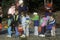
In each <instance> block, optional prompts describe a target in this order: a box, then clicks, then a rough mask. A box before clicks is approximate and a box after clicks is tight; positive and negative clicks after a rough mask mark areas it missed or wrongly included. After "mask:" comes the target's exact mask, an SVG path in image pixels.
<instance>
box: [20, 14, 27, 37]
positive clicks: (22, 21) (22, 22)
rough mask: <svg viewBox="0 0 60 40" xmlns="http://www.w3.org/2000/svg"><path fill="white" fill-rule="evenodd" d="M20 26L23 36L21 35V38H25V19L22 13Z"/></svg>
mask: <svg viewBox="0 0 60 40" xmlns="http://www.w3.org/2000/svg"><path fill="white" fill-rule="evenodd" d="M21 25H22V27H23V34H22V36H21V37H25V33H26V31H25V26H26V17H25V15H24V14H23V13H22V15H21Z"/></svg>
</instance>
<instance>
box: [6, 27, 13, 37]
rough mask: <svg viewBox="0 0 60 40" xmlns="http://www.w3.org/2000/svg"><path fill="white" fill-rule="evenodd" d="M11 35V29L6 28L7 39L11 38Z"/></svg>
mask: <svg viewBox="0 0 60 40" xmlns="http://www.w3.org/2000/svg"><path fill="white" fill-rule="evenodd" d="M11 34H12V32H11V27H9V28H8V35H7V37H11Z"/></svg>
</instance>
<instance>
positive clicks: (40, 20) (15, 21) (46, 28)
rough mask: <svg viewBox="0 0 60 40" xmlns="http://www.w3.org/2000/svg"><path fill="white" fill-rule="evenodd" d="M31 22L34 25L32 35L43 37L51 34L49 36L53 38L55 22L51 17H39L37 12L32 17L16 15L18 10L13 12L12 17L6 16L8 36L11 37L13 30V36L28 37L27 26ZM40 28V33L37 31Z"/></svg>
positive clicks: (22, 14)
mask: <svg viewBox="0 0 60 40" xmlns="http://www.w3.org/2000/svg"><path fill="white" fill-rule="evenodd" d="M32 22H33V25H34V35H35V36H41V37H45V34H46V33H48V32H51V36H55V24H56V21H55V19H54V17H53V16H52V15H50V14H49V15H48V14H47V15H42V17H40V16H39V15H38V13H37V12H34V13H33V15H32V17H30V15H28V13H27V14H24V13H23V12H22V13H21V14H18V10H16V11H15V14H14V15H11V14H8V18H7V23H8V28H7V31H8V35H7V37H11V36H12V33H13V30H15V36H16V37H18V36H19V35H20V37H26V36H27V37H29V26H31V24H32ZM39 28H41V31H39Z"/></svg>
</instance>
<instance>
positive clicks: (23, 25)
mask: <svg viewBox="0 0 60 40" xmlns="http://www.w3.org/2000/svg"><path fill="white" fill-rule="evenodd" d="M22 27H23V34H25V27H26V26H25V24H22Z"/></svg>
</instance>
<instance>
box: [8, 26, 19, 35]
mask: <svg viewBox="0 0 60 40" xmlns="http://www.w3.org/2000/svg"><path fill="white" fill-rule="evenodd" d="M11 29H12V27H8V35H11V34H12V31H11ZM15 35H16V36H18V35H19V32H18V28H17V27H15Z"/></svg>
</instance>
